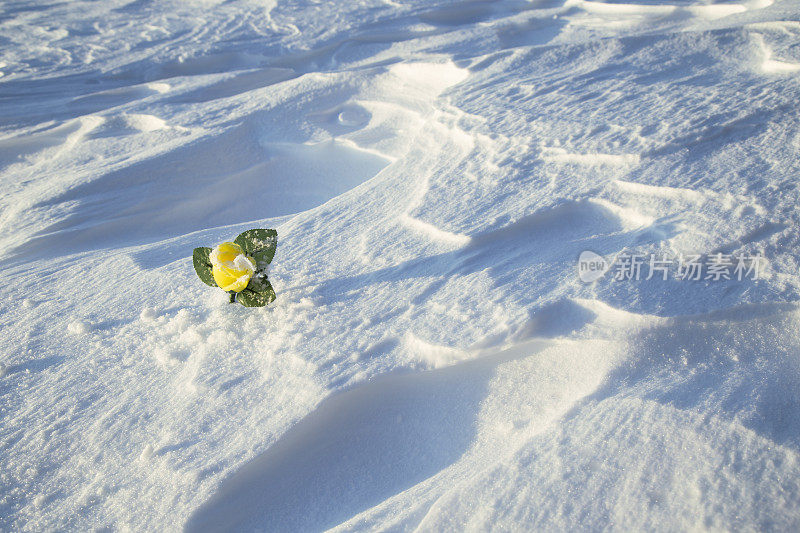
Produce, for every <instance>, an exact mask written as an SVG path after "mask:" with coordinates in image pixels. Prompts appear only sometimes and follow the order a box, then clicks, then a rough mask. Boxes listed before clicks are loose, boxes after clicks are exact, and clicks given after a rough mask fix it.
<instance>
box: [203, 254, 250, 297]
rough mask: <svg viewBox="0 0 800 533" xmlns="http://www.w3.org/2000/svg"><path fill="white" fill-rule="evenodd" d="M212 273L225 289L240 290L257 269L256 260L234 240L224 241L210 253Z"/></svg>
mask: <svg viewBox="0 0 800 533" xmlns="http://www.w3.org/2000/svg"><path fill="white" fill-rule="evenodd" d="M208 257H209V259H210V260H211V274H212V275H213V276H214V281H216V282H217V285H219V286H220V288H221V289H222V290H223V291H233V292H240V291H242V290H244V288H245V287H247V284H248V283H249V282H250V278H251V277H253V274H254V273H255V271H256V262H255V261H253V258H252V257H248V256H246V255H244V250H242V248H241V247H240V246H239V245H238V244H236V243H233V242H223V243H222V244H220V245H218V246H217V247H216V248H214V249H213V250H212V251H211V254H209V256H208Z"/></svg>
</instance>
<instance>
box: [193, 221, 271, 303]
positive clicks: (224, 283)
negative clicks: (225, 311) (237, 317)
mask: <svg viewBox="0 0 800 533" xmlns="http://www.w3.org/2000/svg"><path fill="white" fill-rule="evenodd" d="M277 247H278V232H277V231H275V230H274V229H251V230H247V231H245V232H244V233H242V234H240V235H239V236H238V237H236V238H235V239H234V240H233V242H223V243H222V244H219V245H217V246H216V247H215V248H213V249H211V248H195V249H194V253H193V254H192V260H193V261H194V270H195V272H197V276H198V277H199V278H200V280H201V281H202V282H203V283H205V284H206V285H210V286H211V287H219V288H221V289H222V290H223V291H225V292H227V293H228V294H230V296H231V303H233V302H239V303H240V304H242V305H243V306H245V307H263V306H265V305H267V304H268V303H270V302H272V301H273V300H275V291H274V290H273V288H272V284H271V283H270V282H269V279H267V274H268V273H269V264H270V263H271V262H272V258H273V257H274V256H275V249H276V248H277Z"/></svg>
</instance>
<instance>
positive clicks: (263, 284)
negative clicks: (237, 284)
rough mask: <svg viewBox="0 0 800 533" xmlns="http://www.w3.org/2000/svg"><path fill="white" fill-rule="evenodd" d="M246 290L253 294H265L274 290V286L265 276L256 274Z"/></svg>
mask: <svg viewBox="0 0 800 533" xmlns="http://www.w3.org/2000/svg"><path fill="white" fill-rule="evenodd" d="M246 288H247V289H250V290H251V291H253V292H265V291H270V290H272V285H271V284H270V282H269V280H268V279H267V276H265V275H264V274H256V275H255V276H253V277H252V278H250V283H248V284H247V287H246Z"/></svg>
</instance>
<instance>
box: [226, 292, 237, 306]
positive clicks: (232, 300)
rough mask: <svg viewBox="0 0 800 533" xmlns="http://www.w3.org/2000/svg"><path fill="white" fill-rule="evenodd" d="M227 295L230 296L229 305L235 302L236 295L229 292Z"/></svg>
mask: <svg viewBox="0 0 800 533" xmlns="http://www.w3.org/2000/svg"><path fill="white" fill-rule="evenodd" d="M228 294H230V295H231V303H233V302H235V301H236V293H235V292H233V291H231V292H229V293H228Z"/></svg>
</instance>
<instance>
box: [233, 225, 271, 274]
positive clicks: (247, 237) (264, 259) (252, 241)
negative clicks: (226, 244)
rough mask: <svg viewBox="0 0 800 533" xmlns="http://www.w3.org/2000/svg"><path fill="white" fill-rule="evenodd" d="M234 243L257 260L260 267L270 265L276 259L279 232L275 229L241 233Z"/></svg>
mask: <svg viewBox="0 0 800 533" xmlns="http://www.w3.org/2000/svg"><path fill="white" fill-rule="evenodd" d="M233 242H235V243H236V244H238V245H239V246H241V247H242V249H243V250H244V251H245V253H246V254H247V255H249V256H251V257H252V258H253V259H255V260H256V264H257V265H258V266H261V265H268V264H270V263H271V262H272V258H273V257H275V249H276V248H277V247H278V232H277V231H275V230H274V229H250V230H247V231H245V232H244V233H241V234H240V235H239V236H238V237H236V238H235V239H234V240H233Z"/></svg>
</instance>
